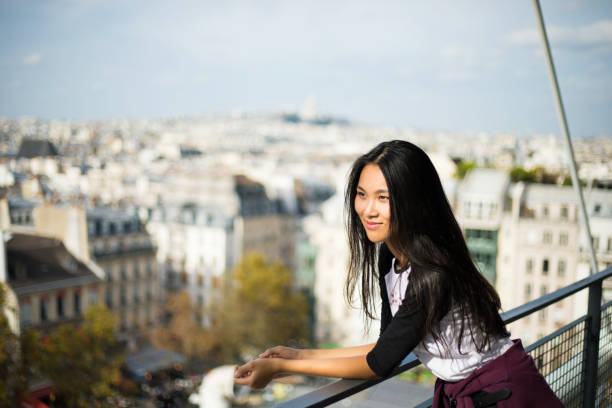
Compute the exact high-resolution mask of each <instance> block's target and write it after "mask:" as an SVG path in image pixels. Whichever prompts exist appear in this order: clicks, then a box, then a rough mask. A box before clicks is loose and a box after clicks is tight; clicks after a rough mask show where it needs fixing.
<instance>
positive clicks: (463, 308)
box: [235, 140, 563, 408]
mask: <svg viewBox="0 0 612 408" xmlns="http://www.w3.org/2000/svg"><path fill="white" fill-rule="evenodd" d="M345 197H346V200H345V202H346V213H347V229H348V238H349V247H350V266H349V272H348V277H347V283H346V295H347V297H348V299H351V298H352V295H353V293H354V291H355V289H356V288H357V287H359V288H360V290H361V304H362V307H363V309H364V311H365V313H366V315H367V316H368V317H369V318H374V316H373V309H374V302H375V299H374V294H375V293H376V292H377V289H379V290H380V294H381V297H382V310H381V331H380V337H379V339H378V341H377V342H376V343H373V344H368V345H363V346H359V347H349V348H341V349H332V350H300V349H293V348H289V347H283V346H277V347H273V348H271V349H268V350H266V351H265V352H264V353H262V354H261V355H260V356H259V357H260V358H258V359H256V360H253V361H250V362H249V363H246V364H244V365H243V366H241V367H237V368H236V372H235V382H236V384H242V385H249V386H251V387H252V388H262V387H265V386H266V385H267V384H268V382H269V381H270V380H271V379H272V378H274V377H275V376H279V375H283V374H286V373H300V374H307V375H321V376H329V377H342V378H355V379H368V378H374V377H377V376H379V377H382V376H386V375H388V374H390V373H391V371H392V370H393V369H394V368H395V367H397V366H398V365H399V364H400V363H401V361H402V360H403V359H404V357H406V355H408V353H410V352H414V354H415V355H416V356H417V357H418V358H419V360H420V361H421V362H422V363H423V364H424V365H425V366H426V367H427V368H429V369H430V370H431V371H432V372H433V373H434V374H435V375H436V376H437V377H438V380H437V382H436V386H435V391H434V403H433V407H434V408H437V407H464V406H465V407H472V406H483V407H484V406H496V405H494V404H496V403H497V406H499V407H532V406H533V407H535V406H538V407H544V406H545V407H562V406H563V405H562V404H561V402H560V401H559V400H558V398H557V397H556V396H555V395H554V393H553V392H552V391H551V389H550V387H549V386H548V384H547V383H546V381H545V380H544V378H543V377H542V375H540V373H539V372H538V371H537V369H536V367H535V365H534V363H533V359H532V358H531V357H530V356H529V355H527V354H526V353H525V351H524V350H523V347H522V345H521V342H520V340H515V341H512V340H510V338H509V333H508V332H507V331H506V328H505V326H504V323H503V321H502V319H501V317H500V315H499V309H500V307H501V306H500V300H499V296H498V295H497V293H496V292H495V289H494V288H493V287H492V286H491V285H490V284H489V283H488V282H487V280H486V279H484V278H483V276H482V275H481V274H480V273H479V271H478V270H477V269H476V267H475V266H474V262H473V260H472V258H471V256H470V253H469V251H468V249H467V246H466V244H465V240H464V238H463V235H462V233H461V229H460V228H459V225H458V224H457V221H456V220H455V217H454V215H453V213H452V210H451V207H450V205H449V203H448V201H447V199H446V195H445V194H444V191H443V189H442V185H441V183H440V179H439V177H438V174H437V172H436V170H435V168H434V166H433V165H432V163H431V161H430V160H429V158H428V157H427V155H426V154H425V153H424V152H423V151H422V150H421V149H420V148H419V147H417V146H415V145H413V144H411V143H409V142H405V141H398V140H395V141H390V142H384V143H381V144H379V145H378V146H376V147H375V148H374V149H372V150H371V151H370V152H368V153H367V154H365V155H363V156H361V157H360V158H358V159H357V160H356V161H355V163H354V164H353V168H352V170H351V173H350V176H349V181H348V185H347V189H346V196H345Z"/></svg>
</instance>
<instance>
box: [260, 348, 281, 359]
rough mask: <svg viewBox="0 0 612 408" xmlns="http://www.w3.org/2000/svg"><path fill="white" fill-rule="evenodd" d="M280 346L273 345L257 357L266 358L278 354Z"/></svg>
mask: <svg viewBox="0 0 612 408" xmlns="http://www.w3.org/2000/svg"><path fill="white" fill-rule="evenodd" d="M280 349H281V347H280V346H274V347H271V348H269V349H267V350H266V351H264V352H263V353H261V354H260V355H259V358H268V357H272V356H276V355H278V354H279V350H280Z"/></svg>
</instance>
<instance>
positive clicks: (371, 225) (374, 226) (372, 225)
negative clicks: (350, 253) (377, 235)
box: [365, 221, 382, 229]
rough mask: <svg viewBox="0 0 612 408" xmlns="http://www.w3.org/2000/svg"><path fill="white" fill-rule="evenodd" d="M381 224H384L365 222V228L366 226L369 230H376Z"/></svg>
mask: <svg viewBox="0 0 612 408" xmlns="http://www.w3.org/2000/svg"><path fill="white" fill-rule="evenodd" d="M381 224H382V223H380V222H369V221H366V222H365V226H366V228H367V229H376V228H378V226H379V225H381Z"/></svg>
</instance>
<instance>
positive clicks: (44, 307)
mask: <svg viewBox="0 0 612 408" xmlns="http://www.w3.org/2000/svg"><path fill="white" fill-rule="evenodd" d="M48 303H49V301H48V300H47V299H41V300H40V321H41V322H46V321H47V320H48V319H49V305H48Z"/></svg>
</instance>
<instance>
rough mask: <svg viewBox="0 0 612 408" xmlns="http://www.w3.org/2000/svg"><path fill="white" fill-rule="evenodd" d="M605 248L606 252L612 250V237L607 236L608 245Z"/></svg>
mask: <svg viewBox="0 0 612 408" xmlns="http://www.w3.org/2000/svg"><path fill="white" fill-rule="evenodd" d="M606 249H607V250H608V252H610V251H612V238H608V246H607V248H606Z"/></svg>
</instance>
